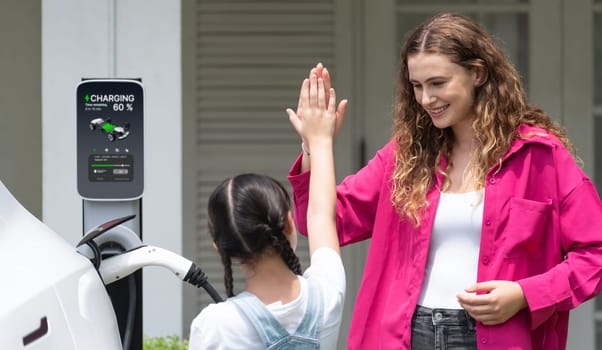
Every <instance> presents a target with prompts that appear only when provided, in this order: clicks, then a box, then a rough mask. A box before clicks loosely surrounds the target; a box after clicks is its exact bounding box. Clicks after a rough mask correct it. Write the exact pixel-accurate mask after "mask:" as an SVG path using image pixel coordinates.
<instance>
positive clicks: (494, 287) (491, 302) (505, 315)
mask: <svg viewBox="0 0 602 350" xmlns="http://www.w3.org/2000/svg"><path fill="white" fill-rule="evenodd" d="M465 292H466V293H468V294H466V293H460V294H458V295H457V298H458V302H459V303H460V305H461V306H462V307H463V308H464V310H466V312H468V314H470V316H472V317H473V318H474V319H475V320H477V321H480V322H481V323H483V324H484V325H488V326H490V325H496V324H500V323H504V322H506V321H507V320H508V319H510V318H511V317H512V316H514V315H516V313H517V312H519V311H520V310H522V309H523V308H525V307H527V301H526V299H525V295H524V293H523V290H522V288H521V287H520V285H519V284H518V283H517V282H512V281H487V282H481V283H475V284H473V285H472V286H470V287H468V288H466V289H465Z"/></svg>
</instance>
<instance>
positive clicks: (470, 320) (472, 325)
mask: <svg viewBox="0 0 602 350" xmlns="http://www.w3.org/2000/svg"><path fill="white" fill-rule="evenodd" d="M464 316H466V323H467V324H468V329H469V330H474V329H475V326H476V325H475V323H476V320H475V319H474V318H472V316H470V315H469V314H468V312H467V311H466V310H464Z"/></svg>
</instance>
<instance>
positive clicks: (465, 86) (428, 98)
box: [408, 52, 479, 133]
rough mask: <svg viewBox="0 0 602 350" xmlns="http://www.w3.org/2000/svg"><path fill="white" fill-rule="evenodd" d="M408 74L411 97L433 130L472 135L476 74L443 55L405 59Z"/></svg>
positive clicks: (412, 56)
mask: <svg viewBox="0 0 602 350" xmlns="http://www.w3.org/2000/svg"><path fill="white" fill-rule="evenodd" d="M408 72H409V78H410V82H411V83H412V86H413V89H414V97H415V98H416V101H417V102H418V103H419V104H420V105H421V106H422V108H424V110H425V111H426V112H427V113H428V114H429V115H430V117H431V120H432V122H433V125H435V127H437V128H440V129H443V128H448V127H451V128H452V130H454V133H457V132H462V131H461V130H466V131H470V132H472V131H471V130H472V121H473V119H474V112H473V105H474V93H475V88H476V87H477V86H478V85H479V79H478V77H477V74H476V73H475V72H473V71H469V70H467V69H465V68H464V67H462V66H460V65H458V64H456V63H453V62H452V61H451V60H450V59H449V58H448V57H447V56H445V55H440V54H434V53H424V52H420V53H417V54H414V55H411V56H409V57H408Z"/></svg>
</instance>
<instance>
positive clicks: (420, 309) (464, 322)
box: [414, 305, 476, 329]
mask: <svg viewBox="0 0 602 350" xmlns="http://www.w3.org/2000/svg"><path fill="white" fill-rule="evenodd" d="M414 317H419V318H426V317H428V318H430V319H431V320H432V322H433V325H457V326H462V327H467V328H468V329H474V328H475V323H476V321H475V320H474V318H472V317H471V316H470V315H469V314H468V313H467V312H466V311H464V310H463V309H441V308H435V309H431V308H428V307H425V306H421V305H417V306H416V311H414Z"/></svg>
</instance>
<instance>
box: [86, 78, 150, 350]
mask: <svg viewBox="0 0 602 350" xmlns="http://www.w3.org/2000/svg"><path fill="white" fill-rule="evenodd" d="M76 96H77V100H76V101H77V115H76V119H77V120H76V128H77V131H76V132H77V190H78V193H79V194H80V196H81V197H82V200H83V203H82V204H83V206H82V208H83V212H82V215H83V231H82V232H83V233H84V234H85V233H86V232H89V231H90V230H91V229H93V228H94V227H97V226H98V225H100V224H102V223H104V222H108V221H110V220H113V219H115V218H118V217H124V216H132V219H131V220H129V221H127V222H123V223H121V224H119V225H118V226H116V227H114V228H112V230H111V233H110V234H112V235H113V236H110V234H109V235H108V236H105V237H104V238H105V243H104V244H101V245H100V246H99V248H100V250H101V252H102V254H103V255H105V256H110V255H113V254H118V253H120V252H123V251H127V250H129V249H132V248H133V247H135V246H139V245H140V244H141V241H142V220H141V218H142V216H141V214H142V210H141V209H142V194H143V191H144V93H143V86H142V83H141V81H140V80H136V79H82V82H81V83H80V84H79V85H78V86H77V91H76ZM112 237H113V238H114V239H112ZM117 237H119V239H117ZM124 237H125V238H126V241H125V242H124V241H123V238H124ZM107 291H108V293H109V296H110V297H111V301H112V303H113V306H114V309H115V314H116V317H117V322H118V325H119V330H120V333H121V336H122V341H123V343H124V348H129V349H131V350H141V349H142V270H139V271H137V272H135V273H133V274H132V275H130V276H129V277H128V278H127V279H123V280H120V281H117V282H115V283H112V284H110V285H107Z"/></svg>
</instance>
